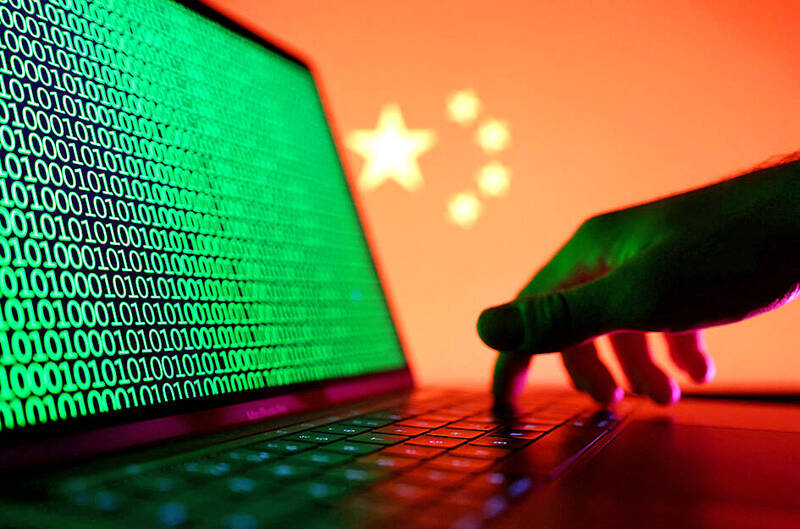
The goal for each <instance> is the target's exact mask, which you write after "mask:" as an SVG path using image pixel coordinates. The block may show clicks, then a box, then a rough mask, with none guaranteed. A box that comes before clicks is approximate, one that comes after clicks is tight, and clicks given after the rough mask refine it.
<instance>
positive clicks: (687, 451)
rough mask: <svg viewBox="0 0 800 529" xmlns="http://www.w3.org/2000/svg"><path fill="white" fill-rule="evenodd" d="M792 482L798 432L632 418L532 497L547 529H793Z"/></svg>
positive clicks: (797, 475) (798, 489) (798, 465)
mask: <svg viewBox="0 0 800 529" xmlns="http://www.w3.org/2000/svg"><path fill="white" fill-rule="evenodd" d="M799 485H800V433H797V432H779V431H768V430H747V429H742V428H719V427H709V426H696V425H682V424H673V423H671V422H668V421H666V420H635V421H632V422H631V423H630V424H629V425H628V426H627V427H626V428H625V429H623V431H622V432H621V433H620V434H619V436H618V437H617V438H616V439H614V440H613V441H612V442H611V443H610V444H608V445H607V446H606V447H605V448H604V449H603V450H601V451H600V453H598V454H596V455H595V456H594V457H593V458H591V459H589V460H588V461H586V462H585V464H584V465H581V466H580V468H576V469H575V471H574V472H570V473H568V475H566V476H565V477H564V479H563V480H560V481H558V482H556V483H554V484H553V488H552V489H551V490H550V491H549V492H550V493H549V494H547V496H548V498H547V501H546V503H545V504H544V505H542V504H541V503H539V502H537V503H539V507H538V508H539V509H540V510H539V512H538V514H540V515H541V514H544V512H542V511H546V512H547V514H546V515H545V516H543V517H541V518H540V517H539V516H534V518H539V519H543V520H546V522H545V523H544V524H543V525H544V526H546V527H557V526H560V527H567V526H573V527H574V526H583V524H585V523H593V522H594V523H597V522H598V521H601V520H602V523H601V525H602V526H603V527H615V528H622V527H626V528H627V527H680V528H688V527H704V528H705V527H720V528H722V527H724V528H726V529H729V528H732V527H747V528H749V527H753V528H756V527H758V528H764V527H769V528H770V529H774V528H782V527H787V528H788V527H794V528H796V527H800V486H799ZM552 505H558V507H557V508H551V506H552ZM551 523H552V525H551Z"/></svg>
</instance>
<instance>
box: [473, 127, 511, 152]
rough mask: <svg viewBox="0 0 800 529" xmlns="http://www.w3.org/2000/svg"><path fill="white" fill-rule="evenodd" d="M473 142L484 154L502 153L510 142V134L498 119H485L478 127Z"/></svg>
mask: <svg viewBox="0 0 800 529" xmlns="http://www.w3.org/2000/svg"><path fill="white" fill-rule="evenodd" d="M475 141H476V142H478V145H480V146H481V148H482V149H483V150H484V151H486V152H490V153H491V152H498V151H502V150H503V149H505V148H506V147H507V146H508V142H509V141H511V134H510V133H509V132H508V124H507V123H506V122H505V121H500V120H499V119H487V120H486V121H484V122H483V123H481V125H480V127H478V132H477V133H476V135H475Z"/></svg>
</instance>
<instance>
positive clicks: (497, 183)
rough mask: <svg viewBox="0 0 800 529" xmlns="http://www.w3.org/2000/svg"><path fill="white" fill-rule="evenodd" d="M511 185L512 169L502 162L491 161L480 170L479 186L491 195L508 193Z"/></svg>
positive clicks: (486, 193) (497, 195) (496, 195)
mask: <svg viewBox="0 0 800 529" xmlns="http://www.w3.org/2000/svg"><path fill="white" fill-rule="evenodd" d="M510 185H511V170H510V169H509V168H508V167H506V166H505V165H503V164H501V163H500V162H489V163H487V164H486V165H484V166H483V167H481V168H480V169H479V170H478V188H479V189H480V190H481V191H482V192H483V193H484V194H485V195H488V196H490V197H500V196H503V195H505V194H506V192H507V191H508V187H509V186H510Z"/></svg>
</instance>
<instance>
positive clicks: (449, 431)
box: [428, 426, 483, 439]
mask: <svg viewBox="0 0 800 529" xmlns="http://www.w3.org/2000/svg"><path fill="white" fill-rule="evenodd" d="M428 435H437V436H440V437H454V438H456V439H475V438H476V437H480V436H481V435H483V432H480V431H477V430H461V429H458V428H451V427H450V426H446V427H444V428H438V429H436V430H433V431H431V432H430V433H429V434H428Z"/></svg>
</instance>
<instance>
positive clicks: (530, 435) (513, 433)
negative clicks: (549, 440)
mask: <svg viewBox="0 0 800 529" xmlns="http://www.w3.org/2000/svg"><path fill="white" fill-rule="evenodd" d="M545 433H546V432H535V431H525V430H507V429H505V428H500V429H498V430H496V431H494V432H492V433H491V435H490V437H507V438H509V439H527V440H529V441H532V440H535V439H538V438H540V437H541V436H543V435H544V434H545Z"/></svg>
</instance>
